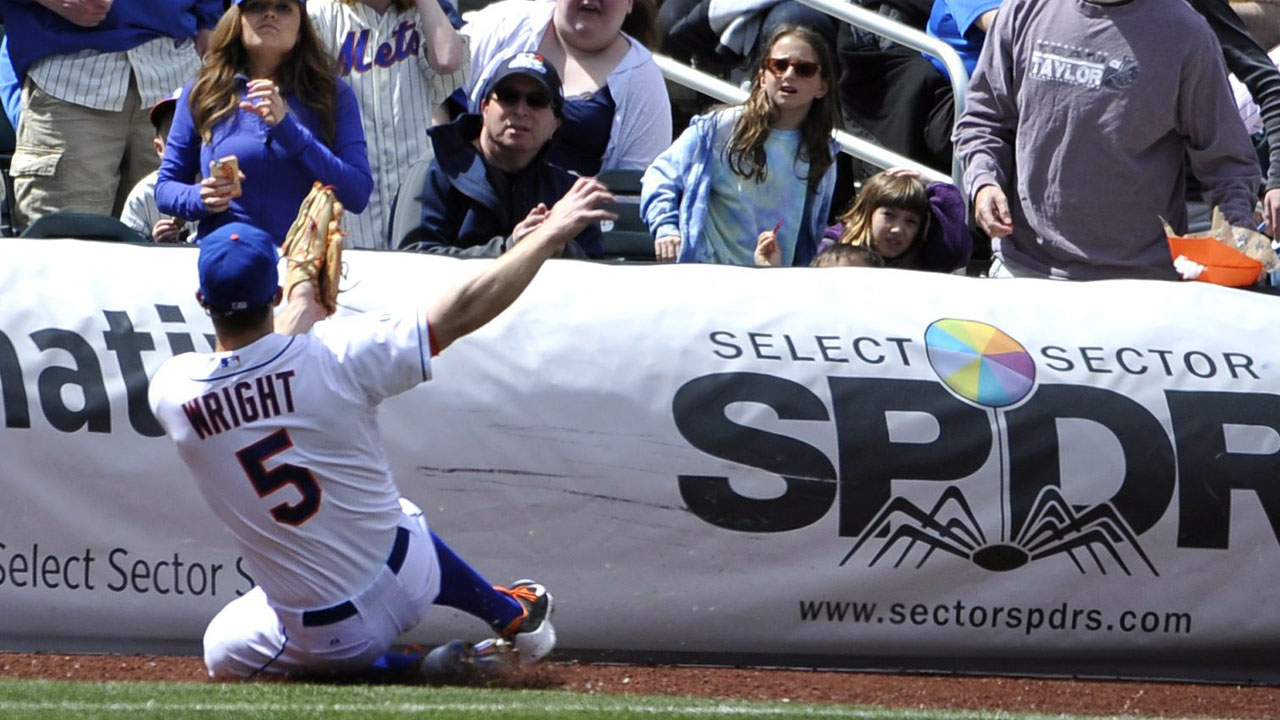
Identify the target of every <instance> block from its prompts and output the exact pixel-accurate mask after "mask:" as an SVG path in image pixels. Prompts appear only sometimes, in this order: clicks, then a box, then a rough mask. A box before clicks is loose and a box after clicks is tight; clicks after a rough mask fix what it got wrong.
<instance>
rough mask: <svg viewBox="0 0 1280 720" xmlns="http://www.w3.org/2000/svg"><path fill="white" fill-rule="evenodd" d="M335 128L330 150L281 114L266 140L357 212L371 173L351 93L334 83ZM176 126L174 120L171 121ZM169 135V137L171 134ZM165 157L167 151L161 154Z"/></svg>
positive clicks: (340, 83)
mask: <svg viewBox="0 0 1280 720" xmlns="http://www.w3.org/2000/svg"><path fill="white" fill-rule="evenodd" d="M334 115H335V116H336V123H337V124H336V127H335V134H334V139H333V149H332V150H330V149H329V147H328V146H326V145H325V144H324V143H323V142H321V141H320V139H319V138H317V137H316V136H315V135H314V134H313V133H312V132H311V130H309V129H308V128H307V127H306V126H305V125H303V124H302V123H301V122H299V121H298V119H297V117H296V115H295V114H294V113H289V114H288V115H285V117H284V120H281V121H280V123H279V124H278V125H276V126H275V127H274V128H271V130H270V132H269V133H268V135H269V137H270V138H271V139H272V140H274V141H275V142H278V143H279V144H280V147H282V148H284V150H285V152H287V153H288V154H289V155H290V157H293V158H296V159H297V160H298V161H299V162H300V163H301V164H302V166H303V167H305V168H306V169H307V170H308V171H309V172H310V173H311V175H312V176H313V177H314V178H315V179H316V180H318V181H320V182H322V183H325V184H326V185H332V186H333V188H334V194H335V195H337V197H338V201H339V202H341V203H342V205H343V207H344V208H346V210H347V211H349V212H353V213H358V212H361V211H363V210H364V209H365V207H366V206H367V205H368V204H369V195H370V194H371V193H372V192H373V174H372V173H371V172H370V171H369V154H368V148H367V146H366V144H365V139H364V126H363V125H361V123H360V108H359V107H358V106H357V104H356V96H355V93H353V92H351V88H350V87H349V86H348V85H347V84H346V83H345V82H343V81H342V80H338V92H337V104H336V106H335V107H334ZM174 124H175V127H176V124H177V118H175V119H174ZM171 136H172V134H171ZM165 155H166V156H167V155H168V152H167V151H166V152H165Z"/></svg>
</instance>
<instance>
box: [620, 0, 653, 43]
mask: <svg viewBox="0 0 1280 720" xmlns="http://www.w3.org/2000/svg"><path fill="white" fill-rule="evenodd" d="M622 32H624V33H626V34H628V35H630V36H631V37H633V38H635V39H636V40H639V41H640V44H641V45H644V46H645V47H646V48H649V49H650V50H657V49H658V42H659V41H660V40H661V38H660V37H659V35H658V2H657V0H631V12H629V13H627V17H626V18H624V19H623V21H622Z"/></svg>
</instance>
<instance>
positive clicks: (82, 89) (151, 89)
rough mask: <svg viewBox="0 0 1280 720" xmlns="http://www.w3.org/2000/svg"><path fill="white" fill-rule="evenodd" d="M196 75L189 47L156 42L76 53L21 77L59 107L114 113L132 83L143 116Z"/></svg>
mask: <svg viewBox="0 0 1280 720" xmlns="http://www.w3.org/2000/svg"><path fill="white" fill-rule="evenodd" d="M199 70H200V56H199V55H197V54H196V44H195V41H194V40H192V39H190V38H188V39H186V40H174V39H173V38H170V37H160V38H156V39H155V40H150V41H148V42H145V43H142V44H141V45H139V46H137V47H135V48H133V49H131V50H125V51H123V52H98V51H97V50H81V51H80V52H75V53H66V54H63V55H49V56H47V57H43V58H41V59H39V60H37V61H35V62H34V63H33V64H32V65H31V67H30V68H29V69H28V70H27V76H28V77H30V78H31V79H32V81H34V82H35V84H36V85H37V86H39V87H40V89H41V90H43V91H45V92H46V93H48V94H50V95H52V96H53V97H55V98H58V99H59V100H62V101H64V102H69V103H73V104H75V105H80V106H83V107H89V108H93V109H95V110H110V111H112V112H120V110H122V109H124V99H125V96H126V95H128V93H129V78H130V76H132V77H134V78H136V79H137V82H138V95H139V96H141V98H142V105H141V107H142V109H143V111H144V112H145V111H146V110H149V109H150V108H151V106H152V105H155V104H156V103H158V102H160V101H161V100H163V99H165V98H167V97H169V95H171V94H172V93H173V91H174V90H175V89H176V88H180V87H182V85H183V83H185V82H186V81H187V80H190V79H191V78H192V77H193V76H194V75H195V74H196V72H197V71H199Z"/></svg>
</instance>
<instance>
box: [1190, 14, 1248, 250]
mask: <svg viewBox="0 0 1280 720" xmlns="http://www.w3.org/2000/svg"><path fill="white" fill-rule="evenodd" d="M1196 47H1197V50H1196V52H1195V53H1194V54H1193V56H1192V57H1191V58H1190V59H1189V60H1188V61H1187V67H1188V68H1189V71H1188V72H1186V73H1184V75H1185V77H1184V79H1183V81H1182V83H1183V84H1182V90H1181V92H1180V93H1179V100H1178V105H1177V107H1178V118H1177V123H1178V125H1177V127H1178V131H1179V132H1180V133H1181V134H1182V136H1183V137H1185V138H1186V143H1187V151H1188V154H1189V156H1190V158H1191V169H1192V171H1193V172H1194V173H1195V174H1196V177H1197V178H1199V179H1200V184H1201V193H1202V194H1203V195H1204V199H1205V201H1206V202H1208V203H1209V204H1210V206H1213V205H1218V206H1219V207H1221V208H1222V214H1223V215H1224V216H1226V218H1227V220H1228V221H1229V222H1230V223H1231V224H1232V225H1235V226H1237V227H1249V228H1251V227H1253V225H1254V222H1255V221H1254V219H1253V207H1254V204H1255V203H1256V202H1257V199H1258V184H1259V181H1260V179H1261V178H1260V177H1259V171H1258V160H1257V155H1256V153H1255V152H1254V149H1253V143H1251V142H1250V141H1249V135H1248V133H1246V132H1245V129H1244V123H1242V122H1241V120H1240V115H1239V113H1237V112H1236V106H1235V102H1234V100H1233V98H1232V97H1231V88H1230V86H1229V85H1228V84H1227V79H1226V68H1225V67H1224V65H1223V59H1222V56H1221V55H1220V54H1219V53H1218V47H1217V45H1216V44H1214V43H1212V41H1211V40H1210V39H1209V38H1205V42H1204V45H1202V46H1201V45H1197V46H1196Z"/></svg>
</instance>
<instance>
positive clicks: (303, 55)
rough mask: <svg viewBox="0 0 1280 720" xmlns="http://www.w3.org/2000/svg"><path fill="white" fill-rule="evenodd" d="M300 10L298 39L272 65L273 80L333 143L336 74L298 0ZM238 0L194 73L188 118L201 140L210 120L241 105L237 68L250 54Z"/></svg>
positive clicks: (239, 69) (242, 67)
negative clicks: (275, 66) (277, 64)
mask: <svg viewBox="0 0 1280 720" xmlns="http://www.w3.org/2000/svg"><path fill="white" fill-rule="evenodd" d="M296 10H297V12H298V14H299V15H301V16H302V17H301V23H300V25H299V27H298V43H297V44H296V45H294V47H293V50H292V51H290V52H289V55H288V56H287V57H286V58H285V59H284V62H283V63H281V65H280V67H279V68H278V69H277V70H276V77H275V78H274V79H275V81H276V83H277V84H278V85H279V86H280V90H281V92H291V93H293V94H294V95H295V96H296V97H297V98H298V99H299V100H301V101H302V103H303V104H305V105H306V106H307V108H309V109H310V110H311V111H312V112H313V113H315V115H316V118H317V119H318V120H319V122H320V135H321V138H322V139H323V140H324V142H325V144H326V145H330V146H332V145H333V141H334V137H335V136H336V134H337V128H336V126H337V122H336V120H335V119H334V113H335V110H334V108H335V106H336V105H337V96H338V80H337V76H336V74H335V72H334V68H335V65H334V61H333V59H331V58H330V57H329V56H328V55H327V54H325V51H324V48H322V47H321V45H320V41H319V40H318V39H317V38H316V32H315V30H314V29H313V28H312V27H311V19H310V18H309V17H308V16H307V13H306V10H305V9H303V6H302V3H298V7H297V8H296ZM241 17H242V15H241V13H240V6H239V5H232V6H231V7H230V8H229V9H228V10H227V11H226V12H225V13H223V14H222V19H221V20H219V21H218V25H217V27H215V28H214V29H213V36H212V37H211V38H210V40H209V51H208V52H207V53H205V56H204V66H203V67H201V68H200V72H199V73H197V74H196V81H195V83H194V84H193V85H192V86H191V97H190V98H188V100H187V102H188V103H190V107H191V119H192V121H193V122H194V123H195V126H196V131H197V132H199V133H200V137H201V138H203V139H204V141H205V142H209V141H210V140H211V139H212V138H213V126H214V125H217V124H218V121H220V120H222V119H223V118H225V117H228V116H231V115H234V114H235V112H236V109H237V108H238V107H239V105H240V98H239V96H238V95H237V94H236V89H235V87H236V74H237V73H244V72H247V71H248V69H249V54H248V52H247V51H246V50H245V47H244V38H243V36H242V32H241V29H240V18H241Z"/></svg>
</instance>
